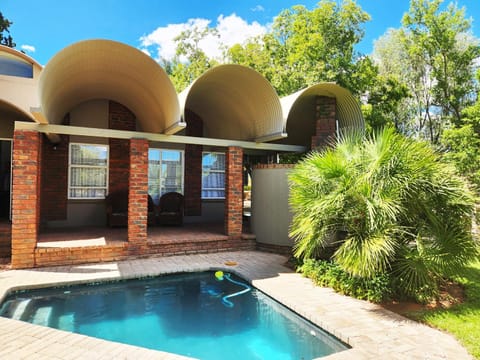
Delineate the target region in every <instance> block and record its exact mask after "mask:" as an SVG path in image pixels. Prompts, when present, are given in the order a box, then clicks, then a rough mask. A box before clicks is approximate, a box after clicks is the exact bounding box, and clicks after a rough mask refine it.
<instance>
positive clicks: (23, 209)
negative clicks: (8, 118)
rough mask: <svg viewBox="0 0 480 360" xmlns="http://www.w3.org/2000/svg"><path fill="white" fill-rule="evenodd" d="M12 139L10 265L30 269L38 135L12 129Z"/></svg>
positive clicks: (36, 224)
mask: <svg viewBox="0 0 480 360" xmlns="http://www.w3.org/2000/svg"><path fill="white" fill-rule="evenodd" d="M13 140H14V141H13V189H12V191H13V198H12V267H13V268H30V267H34V266H35V259H34V251H35V247H36V244H37V238H38V230H39V225H40V211H39V209H40V183H41V172H40V169H41V158H42V157H41V150H42V136H41V134H39V133H37V132H35V131H26V130H15V132H14V138H13Z"/></svg>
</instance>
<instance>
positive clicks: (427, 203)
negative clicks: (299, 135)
mask: <svg viewBox="0 0 480 360" xmlns="http://www.w3.org/2000/svg"><path fill="white" fill-rule="evenodd" d="M289 181H290V187H291V189H290V204H291V207H292V209H293V212H294V218H293V222H292V227H291V233H290V235H291V236H292V237H293V238H294V239H295V256H296V257H299V258H317V257H319V256H320V255H321V254H322V253H323V252H325V250H326V249H327V248H329V247H333V249H334V252H333V255H331V259H332V260H333V261H334V262H336V263H337V264H338V265H340V266H341V267H342V268H343V269H344V270H345V271H347V272H348V273H350V274H352V275H354V276H359V277H364V278H370V277H372V276H374V275H376V274H379V273H388V274H390V275H391V278H393V279H395V284H394V285H395V286H396V287H397V288H398V290H399V292H400V293H403V294H404V295H412V294H414V293H415V292H416V291H418V290H419V289H423V290H425V289H431V290H432V291H434V290H435V289H436V284H437V283H438V282H437V280H438V279H439V278H442V277H444V276H446V275H451V274H452V273H454V272H456V271H458V270H460V268H462V267H463V266H464V265H466V264H468V262H469V261H470V260H471V259H472V258H474V257H476V256H477V254H478V252H477V251H478V248H477V246H476V243H475V241H474V240H473V238H472V236H471V221H472V216H473V213H474V196H473V194H472V192H471V191H470V190H469V189H468V187H467V185H466V183H465V182H464V181H463V180H462V179H461V178H460V177H458V176H456V175H455V172H454V170H453V168H451V167H450V166H449V165H447V164H445V163H443V162H442V161H441V159H440V157H439V155H437V154H436V153H435V151H434V150H433V149H432V147H431V146H430V145H429V144H427V143H426V142H418V141H415V140H412V139H408V138H405V137H403V136H402V135H400V134H397V133H395V131H394V130H393V129H391V128H386V129H384V130H382V131H380V132H378V133H376V134H375V135H372V136H371V137H370V138H367V139H362V138H361V137H360V136H358V135H347V136H345V137H343V138H342V139H340V140H339V142H338V144H336V147H335V148H329V149H326V150H324V151H322V152H313V153H311V154H310V155H309V156H308V157H307V158H306V159H305V160H304V161H302V162H301V163H299V164H298V165H297V166H296V167H295V169H294V170H293V171H292V173H291V174H290V177H289Z"/></svg>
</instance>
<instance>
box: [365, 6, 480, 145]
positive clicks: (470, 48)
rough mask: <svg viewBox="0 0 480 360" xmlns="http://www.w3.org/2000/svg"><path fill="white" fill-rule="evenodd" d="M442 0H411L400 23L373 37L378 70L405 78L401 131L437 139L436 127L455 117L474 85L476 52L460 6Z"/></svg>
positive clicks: (457, 118)
mask: <svg viewBox="0 0 480 360" xmlns="http://www.w3.org/2000/svg"><path fill="white" fill-rule="evenodd" d="M442 3H443V0H412V1H411V3H410V9H409V11H408V12H407V13H406V14H405V15H404V17H403V20H402V24H403V26H402V28H400V29H396V30H389V31H388V32H387V33H386V34H385V35H384V36H383V37H381V38H380V39H379V40H377V42H376V43H375V49H374V58H375V60H376V62H377V64H378V66H379V71H380V74H381V75H383V76H393V77H395V78H396V79H397V80H399V81H401V82H403V83H405V85H406V86H407V88H408V89H409V91H410V94H411V97H410V100H409V101H407V102H405V103H404V113H405V114H410V116H409V118H410V120H409V121H407V122H406V123H405V127H404V128H405V129H406V133H407V134H413V135H415V136H418V137H421V138H427V139H429V140H430V141H431V142H432V143H437V142H438V141H439V138H440V135H441V133H442V131H443V130H444V129H445V128H447V127H448V126H449V125H450V124H451V123H452V122H453V123H458V122H460V121H461V113H462V110H463V109H464V108H465V107H467V106H468V105H470V104H471V101H472V96H471V95H472V93H473V92H474V91H475V82H474V60H475V58H476V57H478V56H479V55H480V48H479V46H478V40H477V39H475V38H474V37H473V36H472V35H471V33H470V29H471V20H468V19H466V18H465V10H464V9H463V8H461V9H459V8H457V7H456V5H455V4H453V3H452V4H450V5H449V6H448V7H447V8H446V9H445V10H442V7H441V5H442Z"/></svg>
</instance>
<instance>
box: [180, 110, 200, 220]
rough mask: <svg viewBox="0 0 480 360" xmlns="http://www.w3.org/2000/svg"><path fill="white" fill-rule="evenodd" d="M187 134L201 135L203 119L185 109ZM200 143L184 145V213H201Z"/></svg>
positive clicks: (197, 214)
mask: <svg viewBox="0 0 480 360" xmlns="http://www.w3.org/2000/svg"><path fill="white" fill-rule="evenodd" d="M185 117H186V122H187V129H186V135H187V136H197V137H201V136H203V121H202V119H201V118H200V116H198V115H197V114H195V113H194V112H193V111H190V110H188V109H186V110H185ZM202 150H203V146H202V145H189V144H187V145H185V186H184V196H185V205H184V212H185V215H190V216H200V215H202Z"/></svg>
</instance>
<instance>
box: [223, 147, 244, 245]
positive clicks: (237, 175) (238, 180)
mask: <svg viewBox="0 0 480 360" xmlns="http://www.w3.org/2000/svg"><path fill="white" fill-rule="evenodd" d="M225 172H226V174H225V233H226V234H227V235H229V236H240V235H241V234H242V222H243V176H242V175H243V149H242V148H240V147H235V146H231V147H229V148H228V150H227V152H226V156H225Z"/></svg>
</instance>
